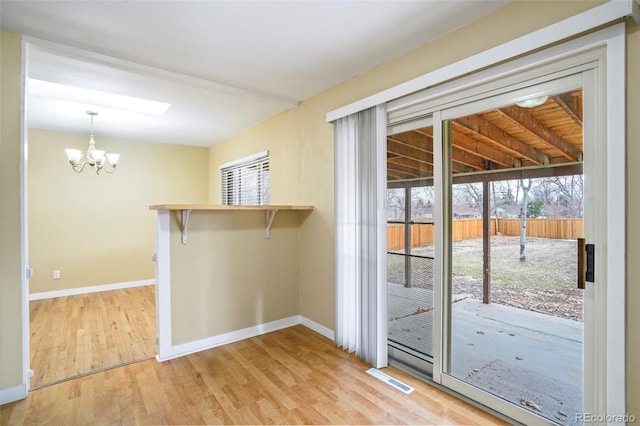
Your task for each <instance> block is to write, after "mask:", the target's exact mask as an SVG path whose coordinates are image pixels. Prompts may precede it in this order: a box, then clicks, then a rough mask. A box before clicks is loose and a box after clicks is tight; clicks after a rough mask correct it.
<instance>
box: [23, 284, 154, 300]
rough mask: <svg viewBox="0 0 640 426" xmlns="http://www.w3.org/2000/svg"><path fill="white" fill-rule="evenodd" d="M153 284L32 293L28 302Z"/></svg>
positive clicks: (104, 286)
mask: <svg viewBox="0 0 640 426" xmlns="http://www.w3.org/2000/svg"><path fill="white" fill-rule="evenodd" d="M153 284H155V280H154V279H148V280H140V281H128V282H122V283H115V284H102V285H92V286H88V287H78V288H67V289H64V290H54V291H43V292H40V293H32V294H30V295H29V301H32V300H43V299H53V298H54V297H64V296H77V295H79V294H90V293H99V292H102V291H112V290H122V289H124V288H133V287H142V286H145V285H153Z"/></svg>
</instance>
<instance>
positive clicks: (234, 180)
mask: <svg viewBox="0 0 640 426" xmlns="http://www.w3.org/2000/svg"><path fill="white" fill-rule="evenodd" d="M220 173H221V179H220V182H221V185H222V188H221V194H222V204H225V205H259V204H269V151H264V152H260V153H258V154H255V155H252V156H249V157H245V158H241V159H239V160H237V161H233V162H231V163H227V164H223V165H222V166H220Z"/></svg>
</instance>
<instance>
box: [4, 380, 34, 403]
mask: <svg viewBox="0 0 640 426" xmlns="http://www.w3.org/2000/svg"><path fill="white" fill-rule="evenodd" d="M28 392H29V391H28V389H27V385H26V384H21V385H18V386H14V387H12V388H7V389H0V405H4V404H9V403H11V402H15V401H20V400H21V399H25V398H26V397H27V394H28Z"/></svg>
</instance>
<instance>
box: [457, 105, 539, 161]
mask: <svg viewBox="0 0 640 426" xmlns="http://www.w3.org/2000/svg"><path fill="white" fill-rule="evenodd" d="M453 125H454V126H455V127H454V130H456V128H458V129H459V128H463V129H466V130H467V131H468V132H472V133H474V134H476V135H478V136H481V137H482V138H483V139H484V140H487V141H490V142H493V143H494V144H496V145H497V146H500V148H502V149H505V150H507V151H508V152H510V153H512V154H513V155H514V156H519V157H523V158H525V159H527V160H529V161H531V162H532V163H533V164H535V165H545V164H549V157H547V156H546V155H544V154H543V153H541V152H540V151H538V150H536V149H534V148H532V147H531V146H529V145H527V144H526V143H524V142H522V141H521V140H520V139H518V138H516V137H514V136H511V135H510V134H509V133H507V132H505V131H504V130H502V129H501V128H499V127H497V126H496V125H494V124H492V123H489V122H488V121H487V120H484V119H482V118H480V117H478V116H477V115H469V116H466V117H461V118H456V119H455V120H453Z"/></svg>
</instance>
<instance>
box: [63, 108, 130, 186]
mask: <svg viewBox="0 0 640 426" xmlns="http://www.w3.org/2000/svg"><path fill="white" fill-rule="evenodd" d="M87 114H88V115H89V116H90V117H91V134H90V135H89V148H88V149H87V153H86V158H87V159H86V160H85V161H83V162H82V163H80V160H81V159H82V151H80V150H79V149H65V152H66V153H67V159H68V160H69V164H71V168H72V169H73V171H74V172H76V173H81V172H82V171H83V170H84V168H85V166H86V165H87V164H88V165H89V166H90V167H91V168H92V169H94V170H95V171H96V173H97V174H100V171H101V170H104V171H105V172H107V173H113V172H115V171H116V166H117V165H118V160H119V159H120V154H116V153H108V154H107V153H106V152H105V151H103V150H101V149H96V140H95V138H94V136H93V117H95V116H96V115H98V113H97V112H94V111H87Z"/></svg>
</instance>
